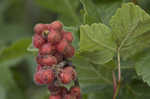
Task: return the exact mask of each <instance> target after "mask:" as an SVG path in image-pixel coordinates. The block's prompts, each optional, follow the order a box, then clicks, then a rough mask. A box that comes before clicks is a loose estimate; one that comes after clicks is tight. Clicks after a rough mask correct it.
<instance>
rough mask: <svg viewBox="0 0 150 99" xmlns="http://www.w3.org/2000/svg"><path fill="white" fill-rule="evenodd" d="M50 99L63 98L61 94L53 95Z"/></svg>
mask: <svg viewBox="0 0 150 99" xmlns="http://www.w3.org/2000/svg"><path fill="white" fill-rule="evenodd" d="M49 99H62V98H61V96H60V95H51V96H50V97H49Z"/></svg>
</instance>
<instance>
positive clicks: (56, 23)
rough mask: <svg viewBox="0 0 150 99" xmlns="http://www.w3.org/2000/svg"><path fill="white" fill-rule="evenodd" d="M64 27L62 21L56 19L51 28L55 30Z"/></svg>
mask: <svg viewBox="0 0 150 99" xmlns="http://www.w3.org/2000/svg"><path fill="white" fill-rule="evenodd" d="M62 27H63V25H62V23H61V22H60V21H54V22H53V23H51V28H52V29H54V30H58V31H61V30H62Z"/></svg>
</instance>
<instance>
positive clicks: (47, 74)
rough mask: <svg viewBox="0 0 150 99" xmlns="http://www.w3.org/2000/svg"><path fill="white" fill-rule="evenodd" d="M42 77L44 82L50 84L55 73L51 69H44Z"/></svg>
mask: <svg viewBox="0 0 150 99" xmlns="http://www.w3.org/2000/svg"><path fill="white" fill-rule="evenodd" d="M41 77H42V78H41V79H42V81H43V83H44V84H49V83H51V82H52V81H53V80H54V73H53V71H52V70H51V69H47V70H42V76H41Z"/></svg>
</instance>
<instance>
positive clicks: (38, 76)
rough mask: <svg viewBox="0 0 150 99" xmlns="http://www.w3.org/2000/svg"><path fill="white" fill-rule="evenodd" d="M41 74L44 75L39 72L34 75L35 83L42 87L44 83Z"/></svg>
mask: <svg viewBox="0 0 150 99" xmlns="http://www.w3.org/2000/svg"><path fill="white" fill-rule="evenodd" d="M41 74H42V73H41V71H38V72H36V73H35V74H34V81H35V83H36V84H40V85H41V84H43V81H42V79H41V78H42V75H41Z"/></svg>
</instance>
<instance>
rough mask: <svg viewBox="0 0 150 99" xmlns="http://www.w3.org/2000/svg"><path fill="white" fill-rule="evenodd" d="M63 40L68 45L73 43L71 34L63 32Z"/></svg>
mask: <svg viewBox="0 0 150 99" xmlns="http://www.w3.org/2000/svg"><path fill="white" fill-rule="evenodd" d="M63 39H66V40H67V41H68V42H69V43H71V42H72V41H73V36H72V33H71V32H64V33H63Z"/></svg>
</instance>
